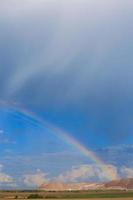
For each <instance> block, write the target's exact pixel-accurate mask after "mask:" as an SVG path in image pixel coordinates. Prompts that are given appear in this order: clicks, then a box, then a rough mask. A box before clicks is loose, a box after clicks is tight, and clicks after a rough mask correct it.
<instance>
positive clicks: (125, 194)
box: [0, 191, 133, 200]
mask: <svg viewBox="0 0 133 200" xmlns="http://www.w3.org/2000/svg"><path fill="white" fill-rule="evenodd" d="M106 198H107V199H114V198H119V199H124V200H125V199H128V198H129V199H130V198H131V199H133V191H74V192H65V191H64V192H44V191H1V192H0V199H106Z"/></svg>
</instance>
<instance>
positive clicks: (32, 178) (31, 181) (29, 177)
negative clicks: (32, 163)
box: [24, 169, 48, 187]
mask: <svg viewBox="0 0 133 200" xmlns="http://www.w3.org/2000/svg"><path fill="white" fill-rule="evenodd" d="M46 175H47V174H46V173H44V172H42V171H40V170H39V169H38V170H37V172H36V173H34V174H26V175H24V184H25V185H27V186H29V187H32V186H38V187H39V186H40V185H41V184H43V183H44V182H47V181H48V180H47V178H46Z"/></svg>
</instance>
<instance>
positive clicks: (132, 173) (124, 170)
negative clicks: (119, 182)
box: [120, 167, 133, 178]
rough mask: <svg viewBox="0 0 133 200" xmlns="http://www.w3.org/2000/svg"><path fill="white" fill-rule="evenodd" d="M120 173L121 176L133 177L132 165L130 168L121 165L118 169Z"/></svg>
mask: <svg viewBox="0 0 133 200" xmlns="http://www.w3.org/2000/svg"><path fill="white" fill-rule="evenodd" d="M120 173H121V175H122V177H125V178H133V167H132V168H130V167H122V168H121V169H120Z"/></svg>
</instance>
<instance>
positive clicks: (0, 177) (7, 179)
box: [0, 164, 14, 183]
mask: <svg viewBox="0 0 133 200" xmlns="http://www.w3.org/2000/svg"><path fill="white" fill-rule="evenodd" d="M12 182H14V181H13V178H12V177H11V176H10V175H8V174H6V173H5V172H3V165H1V164H0V183H12Z"/></svg>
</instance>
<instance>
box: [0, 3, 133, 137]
mask: <svg viewBox="0 0 133 200" xmlns="http://www.w3.org/2000/svg"><path fill="white" fill-rule="evenodd" d="M132 8H133V3H132V2H131V1H129V0H127V1H120V0H119V1H117V2H116V1H111V0H109V1H105V0H102V1H100V2H97V1H96V0H93V1H92V0H90V1H87V0H83V1H80V0H79V1H76V0H72V1H60V0H59V1H56V0H50V1H47V0H46V1H43V0H39V1H30V0H28V1H23V2H22V1H16V0H11V1H10V3H9V1H4V2H1V3H0V27H1V31H0V90H1V92H0V94H1V99H6V100H10V101H11V100H12V101H16V102H20V103H22V104H28V105H32V106H33V107H34V106H35V107H36V108H41V109H44V110H45V108H46V107H47V106H50V107H52V108H56V109H61V108H62V107H63V108H66V107H67V106H75V107H76V108H77V109H81V110H83V111H85V112H86V114H87V115H88V116H89V115H90V113H91V118H92V119H91V120H92V124H97V125H96V127H95V129H96V131H97V130H98V131H99V130H102V131H104V129H105V130H106V131H107V130H108V132H109V133H110V135H111V134H112V137H113V136H114V135H113V132H117V135H119V136H120V135H121V136H123V137H124V136H125V135H127V134H128V133H129V134H130V132H131V126H132V115H133V106H132V102H133V95H132V85H133V81H132V80H133V79H132V77H133V60H132V52H133V44H132V35H133V28H132V24H133V23H132V18H133V14H132ZM105 122H106V125H105ZM98 123H99V124H100V125H99V124H98ZM106 126H107V127H106ZM119 136H118V138H119Z"/></svg>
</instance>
